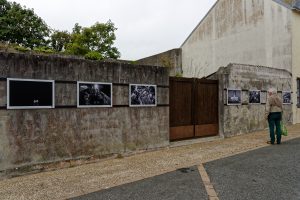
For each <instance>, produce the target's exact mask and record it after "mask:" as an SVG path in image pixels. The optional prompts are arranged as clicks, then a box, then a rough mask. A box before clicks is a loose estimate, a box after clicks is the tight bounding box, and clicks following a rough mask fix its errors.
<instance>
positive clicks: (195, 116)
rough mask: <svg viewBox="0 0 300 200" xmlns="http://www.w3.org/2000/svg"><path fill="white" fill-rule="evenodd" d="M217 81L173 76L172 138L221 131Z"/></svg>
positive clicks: (171, 100)
mask: <svg viewBox="0 0 300 200" xmlns="http://www.w3.org/2000/svg"><path fill="white" fill-rule="evenodd" d="M218 94H219V92H218V81H216V80H206V79H195V78H175V77H170V95H169V96H170V140H171V141H174V140H183V139H189V138H197V137H207V136H215V135H218V133H219V122H218V121H219V120H218V119H219V118H218Z"/></svg>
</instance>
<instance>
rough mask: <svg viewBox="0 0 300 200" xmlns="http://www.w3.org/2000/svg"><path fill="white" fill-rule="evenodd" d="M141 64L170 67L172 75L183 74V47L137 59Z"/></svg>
mask: <svg viewBox="0 0 300 200" xmlns="http://www.w3.org/2000/svg"><path fill="white" fill-rule="evenodd" d="M137 63H138V64H141V65H152V66H163V67H168V68H169V72H170V76H176V75H180V74H182V68H181V64H182V61H181V49H172V50H169V51H166V52H163V53H160V54H157V55H153V56H150V57H147V58H143V59H140V60H138V61H137Z"/></svg>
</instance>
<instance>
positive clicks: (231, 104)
mask: <svg viewBox="0 0 300 200" xmlns="http://www.w3.org/2000/svg"><path fill="white" fill-rule="evenodd" d="M229 90H235V91H240V92H241V102H240V103H229V101H228V100H229V98H228V93H229ZM242 97H243V93H242V90H241V89H235V88H227V105H228V106H240V105H242Z"/></svg>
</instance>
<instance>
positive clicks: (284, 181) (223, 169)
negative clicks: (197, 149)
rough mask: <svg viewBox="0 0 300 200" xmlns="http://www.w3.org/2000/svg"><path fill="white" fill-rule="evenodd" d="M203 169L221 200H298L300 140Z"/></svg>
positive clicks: (299, 196)
mask: <svg viewBox="0 0 300 200" xmlns="http://www.w3.org/2000/svg"><path fill="white" fill-rule="evenodd" d="M204 167H205V169H206V171H207V173H208V175H209V177H210V180H211V182H212V184H213V186H214V188H215V190H216V192H217V193H218V196H219V199H220V200H227V199H228V200H235V199H236V200H248V199H249V200H256V199H257V200H258V199H259V200H268V199H272V200H277V199H278V200H285V199H289V200H300V139H295V140H291V141H288V142H284V143H282V144H281V145H271V146H269V147H266V148H262V149H258V150H254V151H250V152H247V153H243V154H239V155H236V156H232V157H228V158H224V159H220V160H216V161H213V162H210V163H207V164H205V165H204Z"/></svg>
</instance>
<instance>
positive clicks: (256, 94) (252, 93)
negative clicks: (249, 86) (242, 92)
mask: <svg viewBox="0 0 300 200" xmlns="http://www.w3.org/2000/svg"><path fill="white" fill-rule="evenodd" d="M260 93H261V92H260V90H249V103H250V104H261V95H260Z"/></svg>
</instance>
